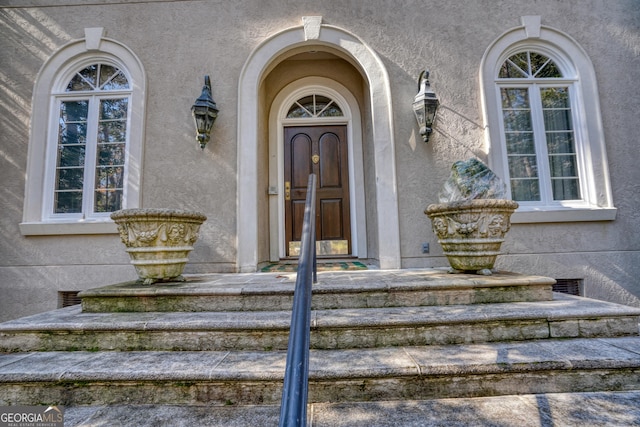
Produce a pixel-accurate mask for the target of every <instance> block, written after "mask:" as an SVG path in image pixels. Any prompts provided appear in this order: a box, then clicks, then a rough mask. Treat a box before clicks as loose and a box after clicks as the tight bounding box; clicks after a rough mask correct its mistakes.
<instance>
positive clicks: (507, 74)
mask: <svg viewBox="0 0 640 427" xmlns="http://www.w3.org/2000/svg"><path fill="white" fill-rule="evenodd" d="M498 77H500V78H501V79H517V78H520V79H521V78H524V77H527V74H526V73H525V72H524V71H522V70H521V69H520V68H518V67H516V66H515V65H514V64H512V63H511V62H510V61H508V60H507V61H505V62H504V64H502V67H500V71H499V72H498Z"/></svg>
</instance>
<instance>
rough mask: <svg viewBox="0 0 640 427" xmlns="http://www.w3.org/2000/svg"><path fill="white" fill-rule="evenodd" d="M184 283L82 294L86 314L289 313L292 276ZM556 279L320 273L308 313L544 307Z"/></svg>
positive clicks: (424, 272)
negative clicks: (433, 307)
mask: <svg viewBox="0 0 640 427" xmlns="http://www.w3.org/2000/svg"><path fill="white" fill-rule="evenodd" d="M186 278H187V281H186V282H172V283H158V284H154V285H151V286H148V285H147V286H145V285H140V284H137V283H135V282H128V283H120V284H116V285H111V286H106V287H102V288H97V289H91V290H88V291H83V292H81V293H80V297H81V298H82V306H83V310H84V311H85V312H95V313H98V312H177V311H186V312H197V311H205V312H209V311H265V310H269V311H273V310H291V304H292V301H293V291H294V287H295V278H296V274H295V273H261V274H253V273H251V274H206V275H193V276H186ZM554 283H555V280H554V279H551V278H548V277H542V276H525V275H521V274H515V273H508V272H501V273H497V274H494V275H492V276H479V275H475V274H448V273H447V272H446V270H443V269H416V270H389V271H386V270H385V271H381V270H363V271H349V272H348V273H345V272H335V271H325V272H318V283H316V284H314V285H313V300H312V306H313V308H314V309H317V310H325V309H340V308H380V307H406V306H409V307H413V306H430V305H460V304H484V303H502V302H518V301H546V300H550V299H551V298H552V296H551V294H552V292H551V288H552V286H553V284H554Z"/></svg>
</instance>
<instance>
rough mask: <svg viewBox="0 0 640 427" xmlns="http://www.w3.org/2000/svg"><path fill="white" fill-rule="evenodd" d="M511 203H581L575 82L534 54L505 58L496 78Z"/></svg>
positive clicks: (544, 56) (541, 56)
mask: <svg viewBox="0 0 640 427" xmlns="http://www.w3.org/2000/svg"><path fill="white" fill-rule="evenodd" d="M496 81H497V84H498V89H499V91H500V94H499V95H500V102H501V109H502V125H503V134H504V141H505V143H506V154H507V161H508V171H509V184H510V188H511V197H512V198H513V199H514V200H517V201H520V202H538V203H540V202H541V203H543V204H553V203H558V202H560V201H571V200H581V199H582V197H583V196H582V193H583V191H582V189H581V178H580V175H581V171H580V165H579V162H578V152H577V150H576V148H577V147H576V132H575V129H574V111H573V108H572V106H573V104H574V100H573V99H572V98H573V96H574V95H573V91H574V89H573V85H574V79H572V78H567V76H565V75H563V73H562V71H561V70H560V68H559V67H558V65H557V64H556V63H555V62H554V61H553V60H552V59H551V58H549V57H548V56H546V55H544V54H542V53H539V52H534V51H530V50H527V51H523V52H518V53H516V54H514V55H511V56H509V57H508V58H507V59H506V60H505V61H504V63H503V64H502V66H501V67H500V68H499V71H498V76H497V80H496Z"/></svg>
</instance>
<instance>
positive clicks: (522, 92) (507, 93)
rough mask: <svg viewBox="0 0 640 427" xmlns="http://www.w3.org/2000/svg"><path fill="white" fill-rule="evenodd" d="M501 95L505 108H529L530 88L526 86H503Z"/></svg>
mask: <svg viewBox="0 0 640 427" xmlns="http://www.w3.org/2000/svg"><path fill="white" fill-rule="evenodd" d="M500 95H501V98H502V108H504V109H528V108H529V90H528V89H526V88H502V89H500Z"/></svg>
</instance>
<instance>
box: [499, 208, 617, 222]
mask: <svg viewBox="0 0 640 427" xmlns="http://www.w3.org/2000/svg"><path fill="white" fill-rule="evenodd" d="M617 211H618V210H617V209H616V208H557V209H549V208H547V209H544V210H543V209H535V208H524V209H523V208H520V209H518V210H516V211H515V212H514V213H513V215H512V216H511V223H513V224H529V223H544V222H583V221H613V220H615V219H616V213H617Z"/></svg>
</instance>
